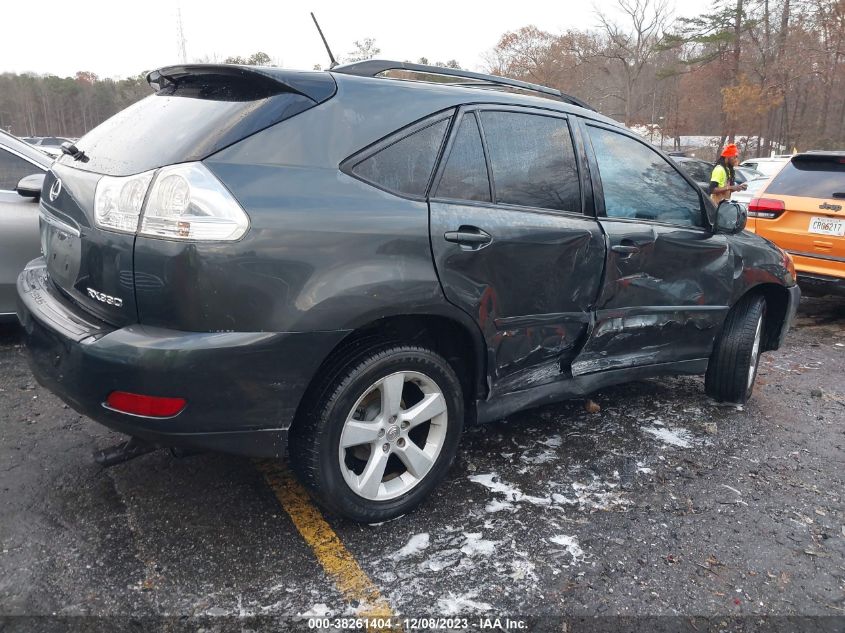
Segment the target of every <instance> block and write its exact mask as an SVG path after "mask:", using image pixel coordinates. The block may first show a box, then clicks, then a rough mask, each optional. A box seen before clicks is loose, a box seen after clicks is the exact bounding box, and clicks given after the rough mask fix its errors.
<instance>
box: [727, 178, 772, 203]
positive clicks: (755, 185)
mask: <svg viewBox="0 0 845 633" xmlns="http://www.w3.org/2000/svg"><path fill="white" fill-rule="evenodd" d="M770 180H771V177H770V176H761V177H759V178H754V179H752V180H749V181H747V182H746V183H745V184H746V185H748V189H746V190H745V191H734V192H733V193H732V194H731V201H732V202H739V203H740V204H744V205H745V206H746V207H747V206H748V203H749V202H751V200H752V198H756V197H758V196H759V195H760V194H761V193H762V192H763V189H765V188H766V184H767V183H768V182H769V181H770Z"/></svg>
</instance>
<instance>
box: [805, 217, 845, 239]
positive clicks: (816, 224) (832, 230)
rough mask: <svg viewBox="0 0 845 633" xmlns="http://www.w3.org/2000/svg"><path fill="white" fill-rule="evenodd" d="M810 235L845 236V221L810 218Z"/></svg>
mask: <svg viewBox="0 0 845 633" xmlns="http://www.w3.org/2000/svg"><path fill="white" fill-rule="evenodd" d="M809 231H810V233H818V234H819V235H837V236H839V237H842V236H845V219H840V218H819V217H815V216H814V217H812V218H810V228H809Z"/></svg>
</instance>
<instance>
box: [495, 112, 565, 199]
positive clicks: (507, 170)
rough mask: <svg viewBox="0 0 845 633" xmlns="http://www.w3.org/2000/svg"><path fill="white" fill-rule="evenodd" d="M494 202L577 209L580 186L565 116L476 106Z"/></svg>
mask: <svg viewBox="0 0 845 633" xmlns="http://www.w3.org/2000/svg"><path fill="white" fill-rule="evenodd" d="M481 127H482V129H483V131H484V138H485V141H486V142H487V150H488V152H489V153H490V165H491V168H492V172H493V189H494V191H495V195H496V202H497V203H499V204H515V205H520V206H524V207H540V208H543V209H556V210H560V211H572V212H575V213H581V187H580V183H579V181H578V166H577V163H576V161H575V151H574V149H573V146H572V136H571V135H570V133H569V124H568V123H567V121H566V120H565V119H561V118H557V117H551V116H543V115H539V114H529V113H524V112H500V111H494V110H485V111H482V112H481Z"/></svg>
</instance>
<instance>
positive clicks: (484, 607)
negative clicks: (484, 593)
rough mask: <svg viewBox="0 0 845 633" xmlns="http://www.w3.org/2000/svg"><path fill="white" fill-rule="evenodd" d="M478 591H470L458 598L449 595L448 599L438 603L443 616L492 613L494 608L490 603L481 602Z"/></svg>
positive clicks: (451, 594) (441, 599) (442, 599)
mask: <svg viewBox="0 0 845 633" xmlns="http://www.w3.org/2000/svg"><path fill="white" fill-rule="evenodd" d="M477 597H478V592H477V591H470V592H468V593H465V594H463V595H458V596H456V595H455V594H453V593H449V596H448V597H446V598H440V599H439V600H438V601H437V608H438V610H439V611H440V613H441V614H443V615H461V614H463V613H466V612H467V611H490V610H491V609H492V608H493V606H492V605H491V604H490V603H489V602H479V601H477V600H475V598H477Z"/></svg>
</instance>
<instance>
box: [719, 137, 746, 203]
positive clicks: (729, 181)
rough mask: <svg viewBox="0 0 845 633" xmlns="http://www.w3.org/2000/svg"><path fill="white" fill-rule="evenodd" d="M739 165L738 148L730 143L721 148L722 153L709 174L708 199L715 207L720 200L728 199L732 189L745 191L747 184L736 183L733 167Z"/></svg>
mask: <svg viewBox="0 0 845 633" xmlns="http://www.w3.org/2000/svg"><path fill="white" fill-rule="evenodd" d="M737 165H739V150H738V149H737V148H736V145H734V144H733V143H731V144H730V145H727V146H725V149H723V150H722V155H721V156H720V157H719V160H718V161H717V162H716V166H715V167H713V173H711V174H710V199H711V200H713V204H715V205H716V206H717V207H718V206H719V203H720V202H721V201H722V200H730V198H731V193H733V192H734V191H745V190H746V189H748V185H746V184H742V185H737V184H736V180H735V178H734V167H736V166H737Z"/></svg>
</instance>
